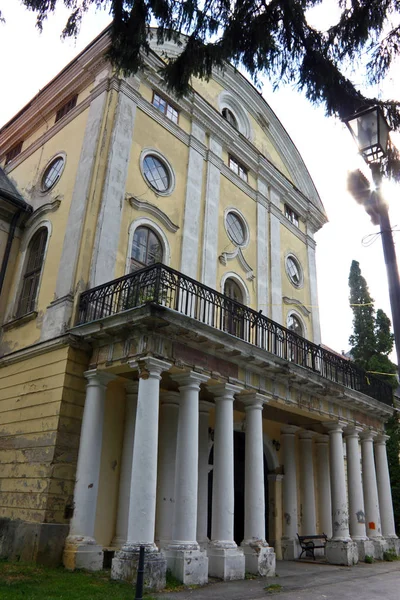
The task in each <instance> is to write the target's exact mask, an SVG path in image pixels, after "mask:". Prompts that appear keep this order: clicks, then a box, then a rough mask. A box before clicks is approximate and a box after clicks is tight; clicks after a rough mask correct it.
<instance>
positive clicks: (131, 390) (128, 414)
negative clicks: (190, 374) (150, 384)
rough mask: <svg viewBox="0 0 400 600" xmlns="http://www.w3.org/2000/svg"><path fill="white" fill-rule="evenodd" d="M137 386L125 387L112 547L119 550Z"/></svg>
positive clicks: (123, 537) (126, 503) (125, 526)
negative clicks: (122, 438)
mask: <svg viewBox="0 0 400 600" xmlns="http://www.w3.org/2000/svg"><path fill="white" fill-rule="evenodd" d="M138 387H139V384H138V382H137V381H132V382H131V383H128V384H127V385H126V407H125V427H124V440H123V444H122V457H121V472H120V476H119V491H118V508H117V524H116V528H115V536H114V539H113V541H112V546H115V547H117V548H121V546H123V545H124V544H125V542H126V536H127V531H128V515H129V493H130V489H131V476H132V455H133V437H134V435H135V421H136V407H137V394H138Z"/></svg>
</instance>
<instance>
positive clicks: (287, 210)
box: [285, 204, 299, 227]
mask: <svg viewBox="0 0 400 600" xmlns="http://www.w3.org/2000/svg"><path fill="white" fill-rule="evenodd" d="M285 217H286V218H287V219H289V221H290V222H291V223H293V225H296V227H298V226H299V216H298V215H297V214H296V213H295V212H294V210H292V209H291V208H289V206H288V205H287V204H285Z"/></svg>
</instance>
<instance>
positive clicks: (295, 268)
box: [286, 256, 302, 287]
mask: <svg viewBox="0 0 400 600" xmlns="http://www.w3.org/2000/svg"><path fill="white" fill-rule="evenodd" d="M286 271H287V274H288V276H289V279H290V281H291V282H292V283H293V285H294V286H296V287H300V285H301V284H302V275H301V267H300V264H299V263H298V261H297V260H296V259H295V258H294V256H288V257H287V258H286Z"/></svg>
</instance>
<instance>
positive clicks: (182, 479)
mask: <svg viewBox="0 0 400 600" xmlns="http://www.w3.org/2000/svg"><path fill="white" fill-rule="evenodd" d="M173 379H174V381H176V382H177V383H178V384H179V393H180V402H179V416H178V433H177V439H176V465H175V504H174V520H173V529H172V541H171V543H170V544H168V546H166V547H165V556H166V558H167V564H168V568H169V569H171V571H172V573H173V575H175V577H177V578H178V579H179V580H180V581H182V582H183V583H184V584H185V585H193V584H198V585H202V584H204V583H207V581H208V558H207V556H206V553H205V552H202V551H201V550H200V547H199V544H198V543H197V540H196V534H197V490H198V464H199V391H200V384H201V383H205V382H206V381H207V380H208V377H207V376H206V375H202V374H200V373H194V372H190V373H185V374H182V375H174V377H173Z"/></svg>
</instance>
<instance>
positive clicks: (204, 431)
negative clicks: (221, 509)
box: [197, 400, 214, 550]
mask: <svg viewBox="0 0 400 600" xmlns="http://www.w3.org/2000/svg"><path fill="white" fill-rule="evenodd" d="M213 406H214V405H213V404H212V403H211V402H205V401H204V400H202V401H200V404H199V484H198V494H197V541H198V543H199V546H200V548H201V549H202V550H206V549H207V546H208V541H209V540H208V537H207V527H208V460H209V455H210V434H209V419H210V410H211V408H213Z"/></svg>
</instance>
